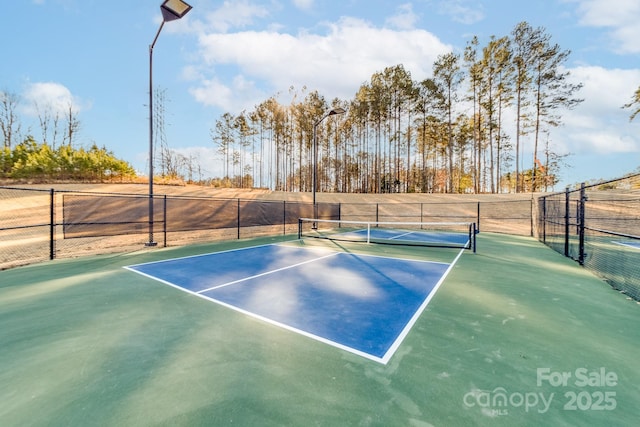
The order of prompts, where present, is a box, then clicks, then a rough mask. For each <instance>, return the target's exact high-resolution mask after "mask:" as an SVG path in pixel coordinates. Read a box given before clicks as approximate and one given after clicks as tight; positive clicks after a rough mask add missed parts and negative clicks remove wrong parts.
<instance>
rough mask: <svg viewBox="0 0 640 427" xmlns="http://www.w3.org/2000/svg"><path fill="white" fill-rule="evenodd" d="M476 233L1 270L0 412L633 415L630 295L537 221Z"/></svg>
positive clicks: (638, 322) (401, 421)
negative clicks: (576, 258)
mask: <svg viewBox="0 0 640 427" xmlns="http://www.w3.org/2000/svg"><path fill="white" fill-rule="evenodd" d="M477 239H478V251H477V253H474V252H473V251H471V250H469V249H462V248H457V247H425V246H416V245H411V244H409V245H373V244H366V243H364V242H359V243H358V242H355V243H354V242H347V241H344V240H328V239H324V238H321V239H318V238H310V239H300V240H299V239H297V236H283V237H278V238H260V239H251V240H248V239H247V240H238V241H233V242H226V243H220V244H210V245H194V246H188V247H181V248H168V249H161V248H157V249H154V250H148V249H145V250H139V251H136V252H130V253H121V254H115V255H103V256H95V257H85V258H79V259H66V260H56V261H51V262H45V263H41V264H34V265H30V266H26V267H21V268H15V269H10V270H5V271H0V322H1V324H2V331H1V332H0V366H2V370H1V371H0V383H1V384H2V388H1V389H0V424H1V425H7V426H22V425H31V426H45V425H46V426H49V425H61V426H62V425H64V426H91V425H100V426H146V425H149V426H151V425H166V426H168V425H172V426H175V425H180V426H194V425H212V426H218V425H242V426H249V425H251V426H257V425H260V426H308V425H318V426H336V425H341V426H496V425H497V426H539V425H554V426H575V425H580V426H591V425H593V426H599V425H616V426H633V425H636V423H637V419H638V417H639V416H640V409H639V408H638V405H637V402H638V401H640V390H639V389H638V387H637V385H638V384H640V370H638V369H637V355H638V352H639V350H640V314H639V311H638V310H640V306H639V305H638V304H637V303H636V302H635V301H631V300H629V299H628V298H626V297H625V295H624V294H621V293H619V292H616V291H614V290H613V289H611V287H610V286H608V285H607V284H606V283H604V282H603V281H602V280H600V279H599V278H597V277H595V276H594V275H592V274H591V273H589V272H588V271H587V270H585V269H583V268H581V267H580V266H579V265H577V264H576V263H575V262H573V261H571V260H570V259H567V258H565V257H563V256H562V255H560V254H558V253H556V252H554V251H553V250H551V249H549V248H548V247H546V246H544V245H543V244H542V243H540V242H538V241H536V240H535V239H533V238H528V237H519V236H509V235H500V234H491V233H481V234H478V237H477ZM394 240H397V239H394ZM465 244H466V243H465ZM436 246H437V245H436Z"/></svg>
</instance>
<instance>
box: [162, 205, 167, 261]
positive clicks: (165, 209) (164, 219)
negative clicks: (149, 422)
mask: <svg viewBox="0 0 640 427" xmlns="http://www.w3.org/2000/svg"><path fill="white" fill-rule="evenodd" d="M162 210H163V211H164V213H163V216H162V224H163V226H162V231H163V234H164V247H165V248H166V247H167V195H166V194H165V195H164V206H163V209H162Z"/></svg>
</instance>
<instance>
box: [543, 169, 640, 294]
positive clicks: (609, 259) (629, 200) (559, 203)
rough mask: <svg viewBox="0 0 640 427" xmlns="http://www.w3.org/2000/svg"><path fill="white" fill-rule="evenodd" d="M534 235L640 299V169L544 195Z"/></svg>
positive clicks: (619, 288) (613, 285)
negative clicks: (637, 172) (626, 174)
mask: <svg viewBox="0 0 640 427" xmlns="http://www.w3.org/2000/svg"><path fill="white" fill-rule="evenodd" d="M538 207H539V214H538V218H539V224H538V230H539V235H538V237H539V239H540V241H542V242H544V243H545V244H547V245H548V246H549V247H551V248H553V249H554V250H555V251H557V252H560V253H562V254H564V255H565V256H567V257H569V258H572V259H574V260H576V261H577V262H579V263H580V264H581V265H583V266H584V267H585V268H587V269H589V270H591V271H593V272H594V273H595V274H597V275H599V276H600V277H602V278H603V279H604V280H606V281H607V282H608V283H609V284H610V285H611V286H612V287H613V288H615V289H617V290H620V291H621V292H624V293H625V294H627V295H629V297H630V298H633V299H636V300H640V174H636V175H631V176H627V177H625V178H621V179H616V180H612V181H607V182H604V183H600V184H596V185H590V186H587V185H584V184H583V185H582V186H581V188H580V189H579V190H573V191H570V190H569V189H567V190H566V191H565V192H564V193H557V194H552V195H548V196H543V197H541V198H540V200H539V202H538Z"/></svg>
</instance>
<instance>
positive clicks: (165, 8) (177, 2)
mask: <svg viewBox="0 0 640 427" xmlns="http://www.w3.org/2000/svg"><path fill="white" fill-rule="evenodd" d="M160 10H161V11H162V22H161V23H160V28H158V32H157V33H156V36H155V37H154V39H153V42H152V43H151V44H150V45H149V241H148V242H147V243H145V246H156V245H157V244H158V243H157V242H154V241H153V48H154V46H155V45H156V41H158V36H159V35H160V31H162V27H164V23H165V22H169V21H175V20H176V19H180V18H182V17H183V16H184V15H186V14H187V13H188V12H189V11H190V10H191V6H189V5H188V4H187V3H185V2H184V1H182V0H165V1H164V2H163V3H162V4H161V5H160Z"/></svg>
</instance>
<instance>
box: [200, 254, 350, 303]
mask: <svg viewBox="0 0 640 427" xmlns="http://www.w3.org/2000/svg"><path fill="white" fill-rule="evenodd" d="M338 254H340V252H332V253H330V254H329V255H325V256H321V257H320V258H314V259H310V260H307V261H303V262H299V263H297V264H292V265H287V266H286V267H281V268H276V269H275V270H270V271H265V272H264V273H260V274H255V275H253V276H249V277H244V278H242V279H238V280H234V281H231V282H227V283H223V284H221V285H216V286H212V287H210V288H207V289H203V290H201V291H198V292H196V294H202V293H205V292H209V291H214V290H216V289H220V288H224V287H226V286H230V285H234V284H236V283H241V282H244V281H247V280H251V279H255V278H256V277H262V276H267V275H269V274H273V273H277V272H279V271H283V270H288V269H290V268H294V267H298V266H301V265H304V264H309V263H312V262H316V261H320V260H321V259H324V258H329V257H332V256H336V255H338Z"/></svg>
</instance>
